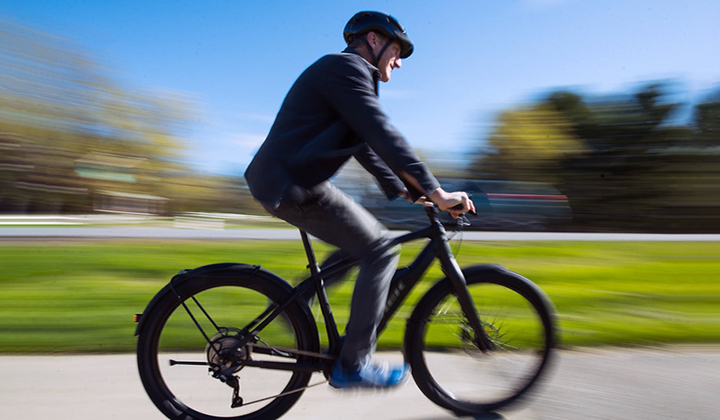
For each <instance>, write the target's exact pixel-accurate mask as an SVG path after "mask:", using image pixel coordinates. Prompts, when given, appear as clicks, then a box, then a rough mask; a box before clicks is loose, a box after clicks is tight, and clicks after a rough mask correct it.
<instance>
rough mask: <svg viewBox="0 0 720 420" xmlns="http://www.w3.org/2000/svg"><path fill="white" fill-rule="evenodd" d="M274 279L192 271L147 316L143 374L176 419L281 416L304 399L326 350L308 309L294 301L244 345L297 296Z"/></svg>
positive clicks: (159, 403) (140, 347)
mask: <svg viewBox="0 0 720 420" xmlns="http://www.w3.org/2000/svg"><path fill="white" fill-rule="evenodd" d="M264 274H265V275H264ZM268 274H269V273H266V272H260V273H257V272H254V273H253V274H252V275H243V274H242V273H227V272H225V273H213V274H211V275H208V274H204V275H198V276H196V277H193V276H192V274H190V278H188V279H187V280H185V281H183V282H182V283H181V284H179V285H177V286H175V285H174V286H173V287H172V288H171V289H172V290H168V292H167V293H164V294H162V293H161V295H162V297H160V298H159V300H157V302H156V303H155V304H154V305H151V308H149V310H148V311H147V313H144V314H143V315H142V316H143V318H144V319H143V325H142V329H141V331H140V336H139V339H138V350H137V360H138V368H139V372H140V377H141V379H142V382H143V385H144V387H145V389H146V391H147V393H148V395H149V396H150V398H151V400H152V401H153V403H155V405H156V406H157V407H158V409H160V411H162V412H163V414H165V415H166V416H167V417H168V418H170V419H178V420H180V419H182V420H190V419H203V420H210V419H211V420H219V419H223V420H230V419H232V420H250V419H275V418H278V417H280V416H281V415H283V414H284V413H285V412H286V411H287V410H288V409H290V407H291V406H292V405H293V404H294V403H295V402H296V401H297V400H298V398H300V395H301V394H302V391H303V389H304V388H305V387H306V386H307V384H308V382H309V380H310V377H311V375H312V366H313V363H314V364H315V365H317V363H316V362H312V360H313V358H312V357H311V356H309V355H308V353H309V352H317V351H318V348H319V344H318V338H317V328H316V327H314V324H313V325H310V319H311V318H310V319H308V313H307V310H306V308H303V307H302V306H301V305H300V304H298V303H294V304H291V305H290V306H288V308H287V309H286V310H285V311H284V312H283V313H282V314H281V315H280V316H278V317H277V318H276V319H275V320H273V321H272V322H271V323H270V324H269V325H268V326H267V327H266V328H264V329H263V330H262V331H261V332H260V333H259V335H258V337H257V339H253V340H252V341H250V342H249V343H248V344H247V345H244V346H239V343H240V342H241V340H243V338H244V337H245V336H246V335H247V333H248V331H251V330H252V329H253V328H254V327H255V326H257V325H258V324H259V323H260V321H261V320H262V319H263V318H264V317H266V316H267V315H268V314H269V313H270V312H272V310H274V309H275V308H276V307H277V306H278V305H280V304H282V303H283V302H285V301H286V300H287V299H288V297H289V296H290V292H289V290H288V289H289V286H286V287H285V286H284V285H283V284H282V283H281V281H278V280H276V279H277V278H276V277H274V276H272V275H268ZM313 327H314V328H313ZM313 334H314V336H313ZM315 360H316V359H315ZM264 362H265V363H266V364H265V365H263V364H262V363H264ZM272 363H275V365H272ZM304 365H305V366H304ZM308 365H309V367H308ZM263 367H265V368H263Z"/></svg>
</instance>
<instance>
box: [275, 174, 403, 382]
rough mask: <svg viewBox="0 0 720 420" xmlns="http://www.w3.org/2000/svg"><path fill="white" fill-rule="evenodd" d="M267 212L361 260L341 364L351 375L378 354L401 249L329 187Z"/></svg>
mask: <svg viewBox="0 0 720 420" xmlns="http://www.w3.org/2000/svg"><path fill="white" fill-rule="evenodd" d="M264 207H265V209H266V210H267V211H268V212H270V213H271V214H272V215H274V216H276V217H279V218H280V219H283V220H285V221H287V222H288V223H290V224H292V225H294V226H297V227H298V228H300V229H302V230H304V231H306V232H307V233H309V234H311V235H313V236H315V237H317V238H319V239H321V240H323V241H324V242H327V243H329V244H331V245H334V246H336V247H338V248H340V250H341V252H343V253H347V254H349V255H351V256H353V257H355V258H358V259H359V260H360V263H359V273H358V277H357V280H356V282H355V290H354V292H353V296H352V302H351V306H350V319H349V321H348V324H347V326H346V327H345V341H344V343H343V347H342V350H341V352H340V359H339V361H340V363H341V365H342V366H343V367H344V368H346V369H351V368H355V367H357V366H359V365H360V364H361V363H363V362H365V361H368V360H369V359H370V358H371V357H372V354H373V352H374V351H375V345H376V343H377V334H376V329H377V326H378V324H379V323H380V320H381V319H382V315H383V311H384V309H385V302H386V300H387V294H388V290H389V288H390V281H391V280H392V276H393V274H394V272H395V269H396V268H397V263H398V259H399V258H400V253H399V247H390V246H389V242H390V239H389V238H388V237H387V235H386V234H385V233H384V227H383V226H382V224H381V223H380V222H379V221H378V220H377V219H376V218H375V217H374V216H373V215H372V214H370V213H369V212H368V211H367V210H366V209H365V208H363V207H362V206H361V205H359V204H358V203H356V202H355V200H353V199H352V198H351V197H349V196H348V195H346V194H345V193H343V192H342V191H340V190H339V189H337V188H336V187H335V186H333V185H332V184H330V183H329V182H323V183H321V184H319V185H318V186H316V187H313V189H312V190H310V191H305V194H304V195H296V196H295V197H293V199H289V200H285V199H284V200H283V201H282V202H281V203H280V204H279V206H278V207H276V208H273V207H272V206H269V205H264Z"/></svg>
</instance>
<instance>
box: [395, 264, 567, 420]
mask: <svg viewBox="0 0 720 420" xmlns="http://www.w3.org/2000/svg"><path fill="white" fill-rule="evenodd" d="M463 273H464V276H465V279H466V282H467V287H468V290H469V291H470V293H471V295H472V297H473V300H474V303H475V307H476V308H477V311H478V314H479V316H480V320H481V322H482V324H483V326H484V327H485V330H486V332H487V333H488V336H489V338H490V339H491V340H492V342H493V344H494V347H495V348H494V349H493V350H490V351H487V352H485V353H483V352H482V351H481V350H479V349H478V347H477V345H475V344H474V342H475V341H476V340H473V337H472V334H471V331H472V330H471V329H470V327H469V323H468V322H467V320H466V317H465V316H464V315H463V312H462V309H461V308H460V306H459V303H458V302H457V299H456V298H455V296H454V293H453V289H452V286H451V284H450V281H449V280H448V279H447V278H445V279H443V280H441V281H440V282H439V283H437V284H436V285H435V286H433V287H432V288H431V289H430V290H429V291H428V292H427V293H426V294H425V295H424V296H423V298H422V299H421V300H420V302H419V303H418V305H417V306H416V308H415V309H414V311H413V313H412V315H411V317H410V319H409V321H408V324H407V330H406V334H405V343H404V347H405V348H404V353H405V358H406V362H407V363H408V364H409V365H410V366H411V368H412V375H413V378H414V380H415V382H416V383H417V385H418V388H420V390H421V391H422V392H423V393H424V394H425V396H427V397H428V398H429V399H430V400H431V401H433V402H434V403H436V404H438V405H439V406H441V407H444V408H446V409H448V410H451V411H453V412H455V413H456V414H458V415H463V416H464V415H475V416H476V415H482V414H486V413H489V412H493V411H496V410H499V409H501V408H503V407H507V406H509V405H511V404H513V403H516V402H518V401H520V400H521V397H523V396H525V395H527V394H528V391H530V390H531V389H533V388H534V387H535V386H536V385H537V383H538V381H539V380H540V378H541V377H542V376H543V373H544V372H546V369H547V368H548V366H549V365H550V361H551V359H552V354H553V348H554V347H555V345H556V327H555V317H554V308H553V305H552V303H551V302H550V300H549V299H548V298H547V296H546V295H545V294H544V293H543V292H542V291H541V290H540V289H539V288H538V287H537V286H535V285H534V284H533V283H532V282H530V281H529V280H528V279H526V278H524V277H522V276H520V275H518V274H516V273H513V272H511V271H509V270H507V269H505V268H504V267H501V266H496V265H482V266H475V267H470V268H467V269H464V270H463Z"/></svg>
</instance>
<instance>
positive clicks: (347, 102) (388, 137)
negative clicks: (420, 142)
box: [317, 54, 440, 199]
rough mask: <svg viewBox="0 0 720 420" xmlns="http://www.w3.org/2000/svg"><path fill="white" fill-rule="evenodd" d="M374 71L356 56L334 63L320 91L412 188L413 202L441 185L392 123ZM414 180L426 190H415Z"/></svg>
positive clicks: (349, 124)
mask: <svg viewBox="0 0 720 420" xmlns="http://www.w3.org/2000/svg"><path fill="white" fill-rule="evenodd" d="M373 71H377V70H374V68H373V70H371V68H370V66H369V65H368V64H367V63H366V62H365V61H364V60H363V59H362V57H360V56H357V55H355V54H343V57H341V58H339V59H338V60H337V61H334V62H333V63H330V65H328V66H327V67H326V69H325V71H324V74H323V75H324V77H323V78H322V79H323V80H318V81H317V82H318V85H317V89H318V91H319V92H320V93H321V95H323V96H324V97H325V99H326V100H327V101H328V103H330V104H331V106H332V107H333V109H334V110H335V112H337V113H338V114H339V115H340V116H341V118H342V119H343V121H345V122H346V123H347V124H348V126H349V127H350V128H351V129H352V130H353V132H354V133H355V135H356V136H358V137H359V138H360V139H361V140H362V141H363V142H365V143H366V144H367V145H368V146H369V147H370V149H372V151H373V152H374V153H375V155H376V156H377V157H379V159H381V160H382V161H383V162H384V163H385V164H386V165H387V167H388V168H389V169H390V170H391V171H392V172H393V173H394V174H395V175H396V176H397V177H398V178H400V180H402V182H403V183H404V184H405V186H407V187H408V191H409V192H410V196H411V197H412V198H413V199H417V198H419V197H420V196H421V195H422V194H426V193H430V192H432V191H434V190H435V189H437V188H438V187H439V186H440V184H439V183H438V181H437V180H436V179H435V177H434V176H433V175H432V174H431V173H430V171H429V170H428V168H427V166H426V165H425V164H424V163H423V162H422V161H421V160H420V158H419V157H418V156H417V154H416V153H415V152H414V151H413V150H412V148H411V147H410V146H409V145H408V144H407V142H406V141H405V138H404V137H403V136H402V135H401V134H400V133H399V132H398V131H397V130H396V129H395V128H394V127H393V126H392V125H390V123H389V122H388V118H387V116H386V115H385V114H384V113H383V111H382V110H381V107H380V102H379V100H378V97H377V94H376V91H375V82H374V78H373ZM412 181H414V183H416V184H418V185H419V186H420V187H421V188H422V189H423V190H424V191H417V189H416V188H413V187H412Z"/></svg>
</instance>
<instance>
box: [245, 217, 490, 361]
mask: <svg viewBox="0 0 720 420" xmlns="http://www.w3.org/2000/svg"><path fill="white" fill-rule="evenodd" d="M426 213H427V215H428V218H429V219H430V222H431V223H430V226H428V227H425V228H423V229H419V230H416V231H413V232H410V233H407V234H404V235H401V236H399V237H397V238H395V239H394V240H393V241H392V242H391V245H392V246H395V245H400V244H403V243H407V242H411V241H415V240H418V239H422V238H427V239H429V240H430V241H429V242H428V244H427V245H426V246H425V248H423V250H422V251H421V252H420V253H419V254H418V255H417V257H416V258H415V260H414V261H413V262H412V263H411V264H410V265H408V266H407V267H404V268H402V269H398V270H397V271H396V272H395V274H394V276H393V279H392V281H391V285H390V290H389V292H388V297H387V301H386V304H385V311H384V315H383V317H382V320H381V322H380V324H379V326H378V328H377V335H378V336H379V335H380V334H381V333H382V331H383V330H384V329H385V327H386V326H387V323H388V321H389V320H390V319H391V318H392V317H393V316H394V315H395V313H396V312H397V310H398V308H399V307H400V305H401V304H402V302H403V301H404V299H405V298H406V297H407V295H408V294H409V293H410V291H411V290H412V289H413V287H414V286H415V285H417V283H418V282H419V281H420V279H421V278H422V276H423V274H425V272H426V271H427V270H428V268H429V267H430V264H432V262H433V261H434V260H435V258H437V259H438V261H439V262H440V265H441V267H442V270H443V272H444V273H445V275H446V276H447V278H448V279H449V280H450V282H451V284H452V287H453V290H454V291H455V294H456V296H457V298H458V301H459V303H460V306H461V307H462V309H463V311H464V312H465V316H466V317H467V319H468V321H469V323H470V326H471V328H472V329H473V331H474V332H475V337H476V340H477V343H476V344H477V345H478V347H479V348H480V349H481V350H482V351H487V350H490V349H492V343H491V341H490V339H489V338H488V336H487V334H486V333H485V331H484V329H483V328H482V323H481V321H480V319H479V317H478V314H477V311H476V310H475V306H474V304H473V301H472V297H471V296H470V293H469V292H468V290H467V287H466V283H465V277H464V276H463V273H462V270H461V269H460V267H459V266H458V264H457V261H456V260H455V257H454V255H453V253H452V250H451V249H450V245H449V244H448V239H447V233H446V231H445V228H444V226H443V225H442V223H441V222H440V221H439V219H438V213H439V210H438V209H437V208H436V207H428V208H426ZM300 232H301V237H302V240H303V245H304V247H305V252H306V254H307V258H308V263H309V264H308V268H309V269H310V272H311V275H310V277H308V278H306V279H305V280H303V281H302V282H301V283H300V284H299V285H298V286H297V287H295V291H294V293H293V294H292V296H291V297H290V298H289V299H288V300H287V301H286V302H284V303H283V304H281V305H280V306H278V307H276V308H274V309H273V308H272V307H269V308H268V309H267V310H266V311H265V312H264V313H263V314H261V315H260V316H259V317H257V318H256V319H255V321H253V322H252V323H251V324H250V325H248V326H246V327H245V328H244V331H246V332H247V335H246V336H245V338H244V339H243V340H242V342H241V343H239V345H238V347H242V346H244V345H246V344H248V343H249V342H251V341H253V340H254V337H256V336H257V335H258V333H259V332H260V331H262V329H263V328H265V326H267V325H268V324H269V323H270V322H272V321H273V320H274V319H275V318H276V317H277V316H278V315H280V313H281V312H282V311H284V310H285V308H287V306H288V305H290V304H292V303H293V302H294V301H295V300H296V299H298V298H299V297H300V296H302V295H303V293H304V292H306V291H307V290H308V289H309V288H310V287H313V286H314V287H315V292H316V295H317V297H318V303H319V305H320V309H321V312H322V315H323V319H324V321H325V325H326V330H327V334H328V344H329V348H328V352H327V353H326V354H313V356H316V357H319V358H321V359H331V360H334V359H335V357H336V356H337V355H338V354H339V352H340V346H341V338H340V334H339V332H338V328H337V324H336V323H335V318H334V316H333V314H332V310H331V308H330V302H329V300H328V297H327V294H326V292H325V287H324V284H323V278H327V277H330V276H332V275H333V274H337V273H339V272H341V271H343V270H346V269H347V268H349V267H351V266H353V265H355V264H356V263H357V260H354V259H352V258H349V257H348V258H345V259H342V260H340V261H337V262H335V263H333V264H330V265H329V266H328V267H326V268H324V269H320V268H319V266H318V263H317V260H316V259H315V255H314V252H313V249H312V245H311V244H310V239H309V238H308V235H307V233H306V232H304V231H302V230H301V231H300ZM258 322H259V324H258ZM269 351H270V352H272V351H273V350H272V349H270V350H269ZM290 352H292V351H290ZM248 365H256V366H258V367H265V368H270V369H287V368H288V367H289V366H287V365H285V364H283V363H272V362H249V363H248ZM308 368H310V370H318V367H317V365H316V367H315V368H314V369H313V368H311V367H308V366H297V365H293V367H291V370H301V369H303V370H304V369H308Z"/></svg>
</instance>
